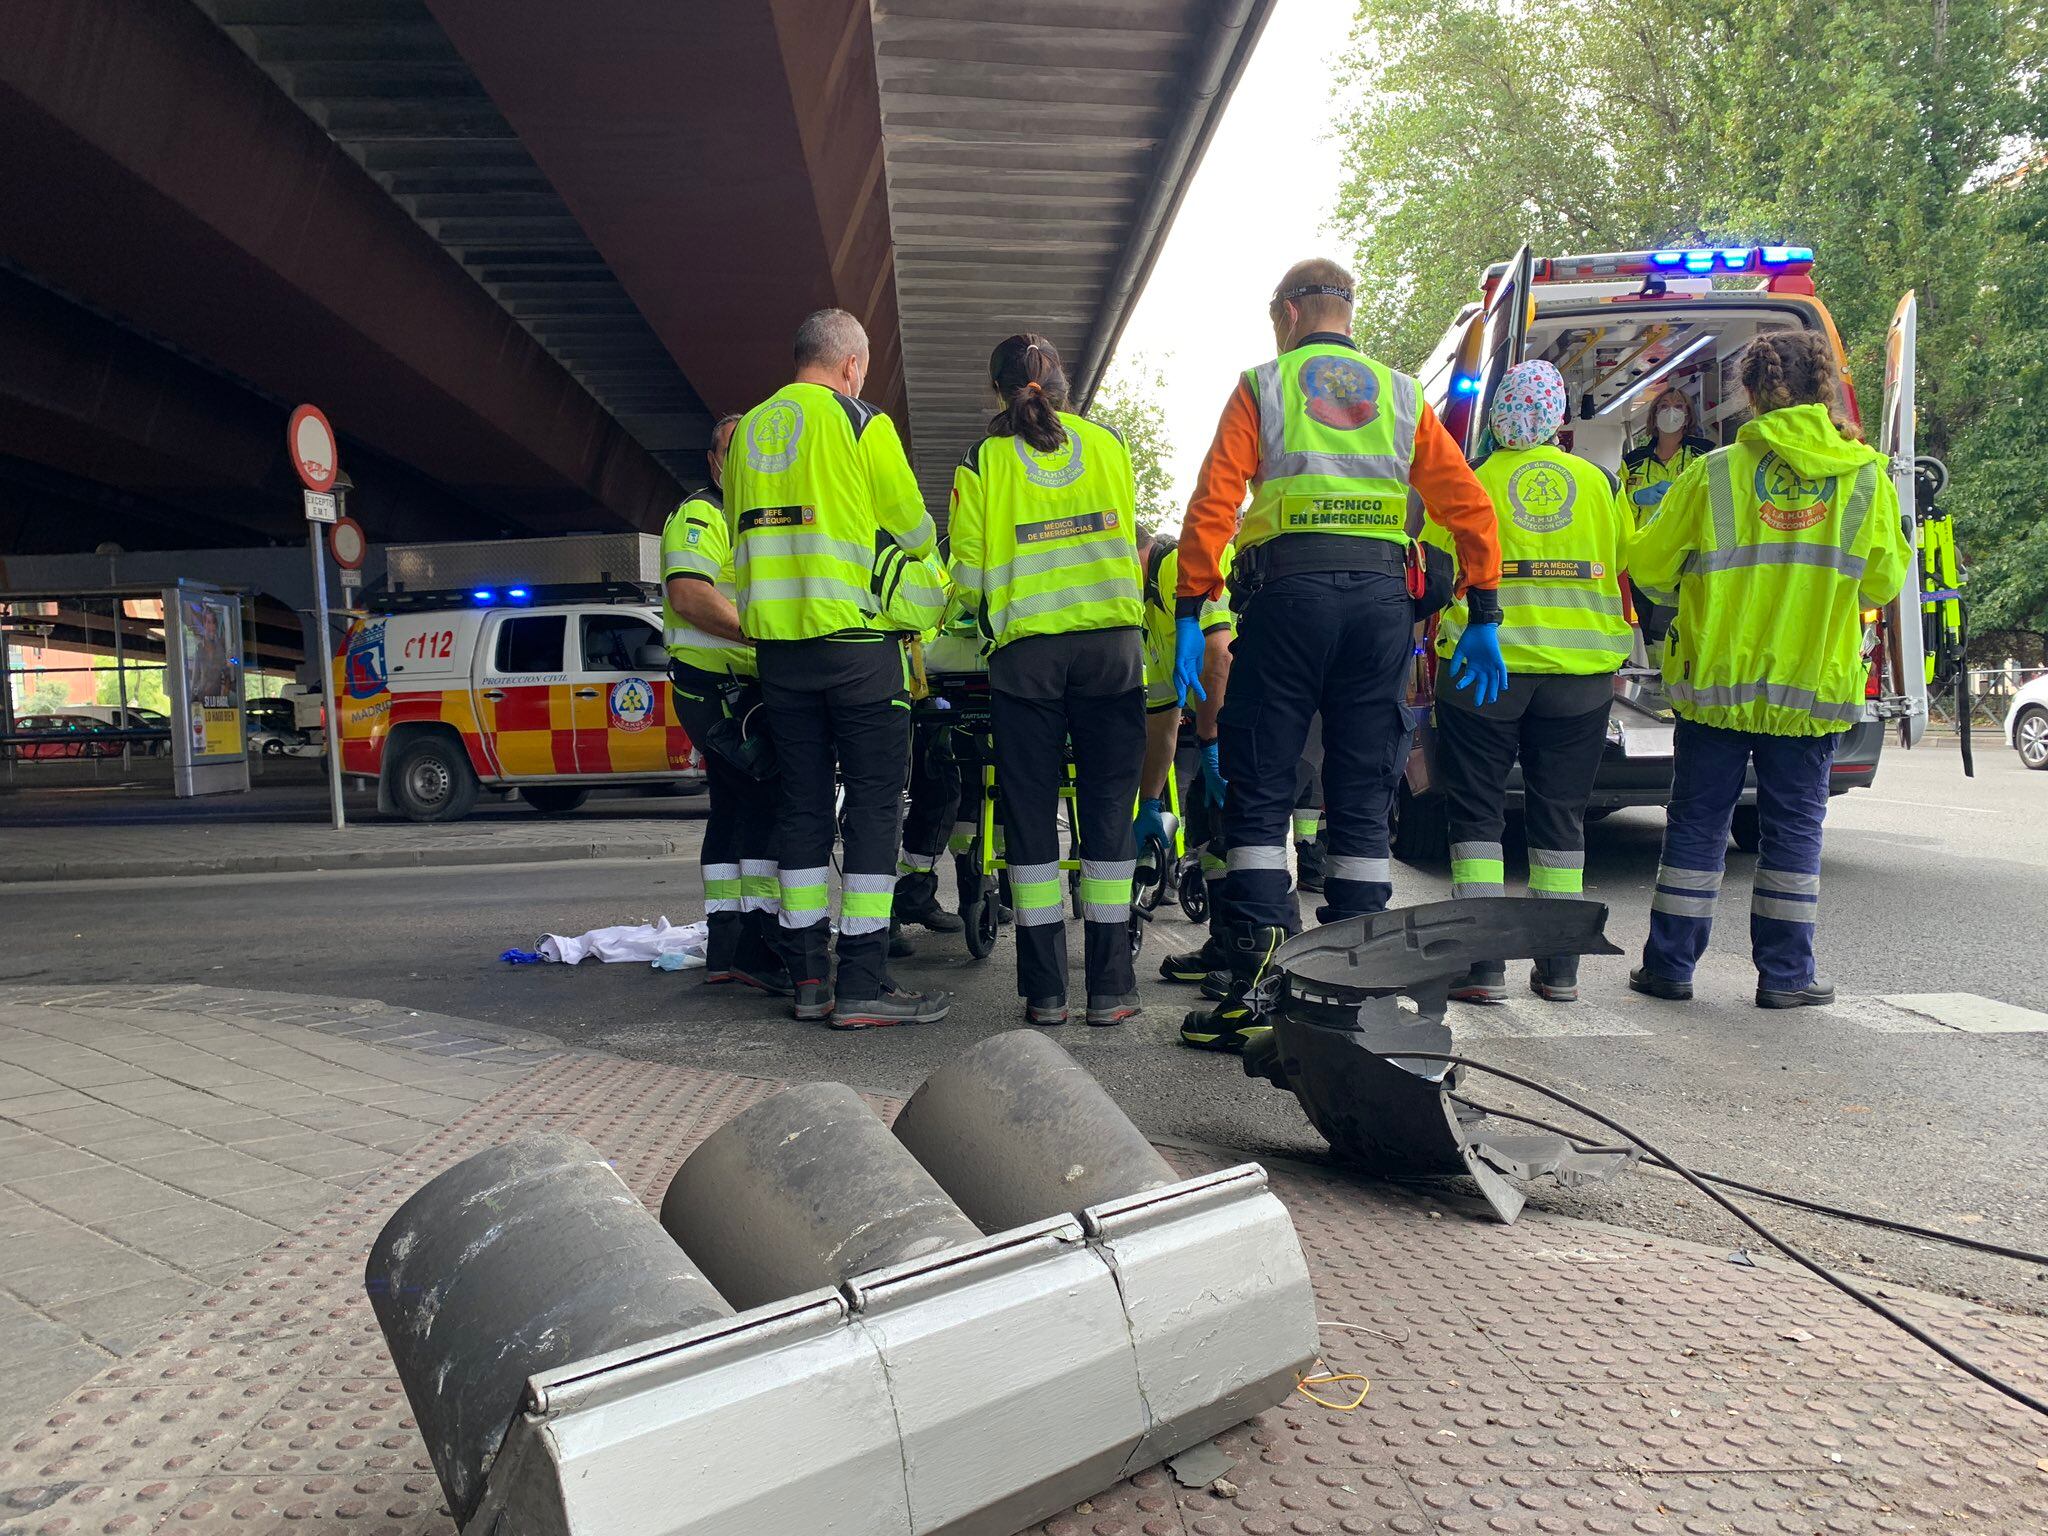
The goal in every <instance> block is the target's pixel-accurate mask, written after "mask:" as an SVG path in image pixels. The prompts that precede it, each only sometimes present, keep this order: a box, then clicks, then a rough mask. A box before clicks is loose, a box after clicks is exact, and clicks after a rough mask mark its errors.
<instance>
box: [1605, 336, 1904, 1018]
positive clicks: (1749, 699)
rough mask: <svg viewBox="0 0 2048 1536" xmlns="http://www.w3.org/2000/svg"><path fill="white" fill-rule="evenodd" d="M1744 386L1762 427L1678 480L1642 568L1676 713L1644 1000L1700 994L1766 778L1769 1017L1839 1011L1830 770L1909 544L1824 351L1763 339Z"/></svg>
mask: <svg viewBox="0 0 2048 1536" xmlns="http://www.w3.org/2000/svg"><path fill="white" fill-rule="evenodd" d="M1739 376H1740V379H1741V383H1742V387H1743V389H1744V390H1745V391H1746V392H1747V394H1748V396H1749V403H1750V406H1751V408H1752V409H1753V410H1754V411H1755V413H1756V414H1755V416H1754V418H1753V419H1751V420H1749V421H1747V422H1745V423H1743V426H1742V429H1741V430H1740V431H1739V432H1738V433H1737V434H1736V440H1735V442H1734V443H1733V444H1732V445H1730V446H1729V447H1726V448H1720V449H1716V450H1715V451H1714V452H1712V453H1710V454H1707V455H1706V456H1705V457H1703V458H1701V459H1700V460H1699V461H1698V462H1697V463H1695V464H1694V465H1693V466H1692V467H1691V468H1690V469H1688V470H1687V471H1686V472H1685V473H1684V474H1683V475H1682V476H1680V477H1679V479H1678V481H1677V483H1676V484H1674V485H1673V486H1672V487H1671V490H1670V492H1669V494H1667V495H1666V496H1665V497H1664V500H1663V504H1662V505H1661V507H1660V508H1659V509H1658V512H1657V515H1656V517H1655V518H1654V519H1652V521H1651V522H1650V523H1649V524H1648V526H1646V527H1645V528H1644V529H1643V531H1642V533H1641V534H1640V535H1639V537H1638V539H1637V542H1636V543H1635V545H1634V547H1633V549H1632V550H1631V552H1630V556H1629V574H1630V576H1631V577H1632V579H1633V580H1634V581H1635V583H1636V585H1637V586H1638V587H1639V588H1641V589H1645V590H1646V591H1647V592H1648V593H1649V594H1650V595H1651V596H1653V597H1654V598H1656V599H1657V600H1658V601H1669V600H1670V594H1671V592H1672V590H1673V589H1675V590H1676V593H1677V605H1678V620H1677V623H1676V625H1675V626H1674V628H1673V631H1672V636H1671V640H1670V643H1669V644H1668V646H1667V647H1666V649H1665V653H1664V685H1665V689H1666V691H1667V692H1668V693H1669V694H1670V697H1671V705H1672V708H1673V710H1674V711H1676V713H1677V715H1678V717H1679V718H1678V726H1677V733H1676V743H1675V749H1676V762H1675V765H1674V769H1673V776H1672V785H1671V808H1670V815H1669V818H1668V820H1667V823H1666V826H1665V831H1664V854H1663V859H1662V862H1661V863H1660V865H1659V867H1658V870H1657V888H1656V893H1655V895H1654V896H1653V897H1652V898H1651V901H1650V938H1649V942H1648V943H1647V944H1645V945H1644V946H1643V963H1642V965H1641V967H1639V968H1638V969H1637V970H1635V971H1634V972H1633V973H1631V975H1630V976H1629V985H1630V986H1631V987H1633V988H1634V989H1635V990H1636V991H1638V992H1643V993H1647V994H1648V995H1650V996H1652V997H1662V998H1671V999H1684V998H1689V997H1691V996H1692V973H1693V967H1694V966H1695V965H1696V964H1697V963H1698V961H1699V958H1700V956H1701V955H1702V954H1703V953H1704V952H1705V951H1706V947H1707V938H1708V934H1709V933H1710V931H1711V930H1712V927H1713V914H1714V899H1715V897H1716V895H1717V894H1718V893H1719V891H1720V888H1721V876H1722V871H1723V866H1724V864H1725V862H1726V858H1727V848H1728V829H1729V823H1730V820H1731V819H1732V817H1733V814H1734V811H1735V805H1736V802H1737V800H1738V799H1740V797H1741V794H1742V785H1743V778H1744V775H1745V773H1746V772H1747V771H1748V770H1749V768H1750V766H1751V764H1752V763H1753V764H1754V765H1755V774H1756V795H1757V814H1758V821H1759V823H1760V825H1761V829H1762V842H1761V846H1760V849H1759V852H1758V855H1757V869H1756V884H1755V890H1754V892H1753V894H1752V896H1751V899H1750V917H1749V933H1750V951H1751V954H1752V956H1753V958H1754V959H1755V962H1756V968H1757V989H1756V1002H1757V1006H1758V1007H1759V1008H1800V1007H1807V1006H1811V1005H1814V1004H1825V1003H1831V1002H1833V1001H1834V997H1835V989H1834V987H1833V985H1832V984H1831V983H1829V982H1827V981H1825V980H1823V979H1822V978H1820V977H1819V976H1818V975H1816V974H1815V971H1814V963H1813V924H1814V917H1815V914H1816V912H1817V910H1818V906H1819V901H1820V846H1821V820H1822V818H1823V817H1824V816H1825V815H1826V814H1827V803H1828V779H1829V769H1830V767H1831V765H1832V763H1833V760H1834V750H1835V742H1836V740H1837V738H1838V737H1839V736H1840V734H1841V733H1842V732H1844V731H1846V730H1848V729H1849V728H1850V727H1851V726H1852V725H1854V724H1856V723H1857V722H1858V721H1859V720H1861V719H1862V718H1863V712H1864V708H1865V705H1864V690H1865V683H1866V669H1865V666H1864V661H1863V653H1862V640H1863V617H1862V615H1863V610H1864V609H1866V608H1876V607H1881V606H1882V605H1884V604H1885V603H1888V602H1890V601H1891V600H1892V599H1893V598H1894V597H1896V596H1897V595H1898V592H1899V588H1900V586H1901V584H1902V583H1903V582H1904V580H1905V577H1906V571H1907V564H1908V558H1909V554H1910V547H1909V545H1908V543H1907V538H1906V533H1905V529H1904V527H1903V526H1902V524H1901V522H1900V519H1899V502H1898V496H1897V494H1896V493H1895V492H1894V491H1893V489H1892V483H1891V477H1890V475H1889V474H1888V472H1887V470H1886V465H1885V461H1884V457H1883V455H1881V454H1880V453H1878V452H1877V451H1876V450H1875V449H1873V448H1871V447H1869V446H1868V445H1866V444H1865V443H1864V442H1862V440H1861V436H1860V434H1859V432H1858V431H1857V428H1856V426H1855V424H1854V423H1853V422H1851V421H1849V420H1846V419H1845V418H1843V417H1842V416H1840V415H1838V414H1837V410H1838V405H1839V402H1840V400H1841V397H1842V388H1841V376H1840V375H1839V373H1837V371H1836V367H1835V359H1834V354H1833V352H1832V350H1831V349H1830V347H1829V345H1828V343H1827V341H1826V340H1825V339H1824V338H1823V337H1822V336H1821V335H1820V334H1819V333H1818V332H1815V331H1806V330H1790V331H1773V332H1768V333H1766V334H1764V335H1761V336H1759V337H1758V338H1757V339H1756V340H1755V341H1753V342H1751V343H1750V344H1749V346H1748V348H1747V349H1746V350H1745V351H1744V352H1743V354H1742V358H1741V362H1740V365H1739Z"/></svg>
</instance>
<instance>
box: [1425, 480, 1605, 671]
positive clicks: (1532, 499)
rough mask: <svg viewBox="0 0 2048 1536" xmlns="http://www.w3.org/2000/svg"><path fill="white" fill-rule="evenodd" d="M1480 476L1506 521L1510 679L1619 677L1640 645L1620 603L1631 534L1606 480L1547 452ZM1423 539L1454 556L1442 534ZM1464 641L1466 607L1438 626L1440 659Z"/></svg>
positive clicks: (1503, 598) (1503, 546)
mask: <svg viewBox="0 0 2048 1536" xmlns="http://www.w3.org/2000/svg"><path fill="white" fill-rule="evenodd" d="M1475 473H1476V474H1477V475H1478V476H1479V483H1480V484H1481V485H1482V486H1484V487H1485V488H1486V493H1487V495H1489V496H1490V497H1492V498H1493V504H1494V507H1495V508H1496V510H1497V511H1498V513H1499V522H1500V558H1501V579H1500V608H1501V625H1500V651H1501V658H1502V659H1503V660H1504V661H1506V662H1507V667H1508V672H1509V674H1510V675H1511V676H1512V675H1516V674H1520V673H1524V672H1528V673H1541V674H1545V675H1562V676H1572V677H1585V676H1592V675H1595V674H1597V673H1601V672H1612V671H1615V670H1616V669H1617V668H1619V667H1620V666H1621V664H1622V663H1623V662H1625V661H1627V660H1628V656H1629V651H1630V649H1631V648H1632V646H1633V644H1634V640H1635V632H1634V630H1633V629H1632V628H1631V627H1630V625H1629V622H1628V618H1627V614H1626V611H1625V609H1624V607H1623V604H1622V598H1621V571H1622V566H1623V564H1624V563H1625V561H1626V559H1627V555H1628V545H1629V538H1630V535H1631V532H1632V529H1631V527H1630V522H1629V517H1628V514H1627V513H1626V512H1625V511H1623V510H1622V507H1621V505H1620V503H1618V502H1617V501H1616V500H1615V495H1614V482H1613V481H1612V480H1611V479H1610V478H1609V476H1608V474H1607V471H1605V470H1604V469H1602V468H1600V466H1599V465H1597V464H1593V463H1590V462H1589V461H1587V460H1585V459H1582V458H1578V457H1577V456H1575V455H1573V454H1569V453H1566V452H1565V451H1564V450H1563V449H1562V448H1559V447H1558V446H1557V445H1556V444H1554V443H1545V444H1543V445H1541V446H1539V447H1535V448H1497V449H1495V450H1494V451H1493V452H1492V453H1491V454H1489V455H1488V456H1487V457H1486V458H1485V459H1484V460H1483V461H1481V463H1480V464H1479V466H1478V469H1477V470H1476V471H1475ZM1422 537H1423V541H1424V542H1425V543H1429V544H1434V545H1436V546H1437V547H1438V548H1440V549H1446V550H1447V549H1449V548H1450V547H1451V540H1450V537H1449V535H1448V534H1446V533H1445V532H1444V531H1443V530H1442V529H1440V528H1438V527H1437V526H1436V525H1434V524H1431V525H1430V526H1429V527H1428V528H1426V529H1425V530H1424V531H1423V535H1422ZM1464 632H1465V600H1464V598H1463V597H1459V598H1456V599H1454V600H1453V601H1452V603H1451V605H1450V607H1448V608H1446V609H1445V610H1444V612H1443V616H1442V617H1441V618H1440V619H1439V620H1438V621H1437V631H1436V648H1437V654H1438V655H1440V656H1449V655H1450V654H1451V652H1452V651H1453V650H1455V649H1456V648H1457V644H1458V637H1459V636H1460V635H1462V634H1464Z"/></svg>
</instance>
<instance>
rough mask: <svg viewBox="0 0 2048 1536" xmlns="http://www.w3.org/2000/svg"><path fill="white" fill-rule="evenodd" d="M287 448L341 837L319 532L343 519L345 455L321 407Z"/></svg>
mask: <svg viewBox="0 0 2048 1536" xmlns="http://www.w3.org/2000/svg"><path fill="white" fill-rule="evenodd" d="M285 446H286V448H287V449H288V450H289V451H290V453H291V456H292V468H293V469H294V470H295V471H297V473H298V477H299V482H300V484H302V485H304V486H305V488H306V553H307V554H308V555H309V556H310V557H311V558H312V561H313V614H314V623H315V625H316V626H317V629H318V640H317V642H316V644H315V647H314V649H315V651H316V652H317V655H318V660H319V666H320V707H321V712H322V716H323V718H324V720H325V722H326V725H325V729H324V730H323V731H322V733H321V734H322V735H324V736H325V737H326V738H327V801H328V806H329V808H330V810H331V811H332V819H333V822H334V830H335V831H337V832H340V831H344V830H346V828H347V827H348V812H347V811H346V810H345V809H343V807H342V803H341V712H340V711H339V710H338V709H336V708H335V703H334V658H333V656H332V654H331V652H332V651H333V649H334V637H333V635H332V634H330V633H329V632H328V628H327V563H326V562H325V561H324V560H322V559H321V558H320V529H321V525H323V524H328V523H332V522H334V520H335V518H336V517H337V516H338V515H339V513H340V510H341V509H340V505H339V495H338V492H339V490H340V488H341V485H345V484H346V483H347V482H346V481H345V480H342V479H341V462H340V461H341V452H340V449H339V447H338V446H337V444H336V443H335V439H334V428H333V427H332V426H331V425H330V424H329V423H328V420H327V417H326V416H325V415H324V414H323V413H322V412H321V410H320V408H319V407H318V406H313V405H302V406H300V407H299V408H298V409H297V410H295V411H293V412H292V419H291V420H290V421H289V422H288V423H286V425H285ZM338 480H339V481H340V484H337V481H338Z"/></svg>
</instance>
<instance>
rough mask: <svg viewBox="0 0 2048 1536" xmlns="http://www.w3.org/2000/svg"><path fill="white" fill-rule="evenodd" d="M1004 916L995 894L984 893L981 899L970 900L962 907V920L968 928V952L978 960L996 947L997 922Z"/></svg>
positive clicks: (988, 954)
mask: <svg viewBox="0 0 2048 1536" xmlns="http://www.w3.org/2000/svg"><path fill="white" fill-rule="evenodd" d="M1001 917H1002V909H1001V908H1000V907H999V906H998V905H997V903H996V901H995V899H994V897H993V896H991V895H988V894H986V893H985V894H983V896H982V897H981V899H980V900H979V901H975V902H970V903H969V904H968V905H967V906H965V907H962V908H961V909H960V922H961V925H962V926H963V927H964V928H965V929H966V937H967V953H968V954H970V955H972V956H974V958H975V959H977V960H986V959H987V958H988V957H989V956H990V954H992V953H993V952H994V950H995V947H996V924H997V922H998V921H999V920H1000V919H1001Z"/></svg>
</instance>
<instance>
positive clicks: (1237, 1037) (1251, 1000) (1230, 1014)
mask: <svg viewBox="0 0 2048 1536" xmlns="http://www.w3.org/2000/svg"><path fill="white" fill-rule="evenodd" d="M1286 942H1287V930H1286V929H1285V928H1254V927H1251V926H1250V925H1248V924H1247V925H1241V926H1240V927H1238V929H1237V930H1236V932H1234V933H1233V934H1232V935H1231V941H1230V977H1231V982H1230V992H1229V995H1227V996H1226V997H1225V998H1224V999H1223V1001H1222V1002H1220V1003H1218V1004H1217V1005H1216V1006H1215V1007H1214V1008H1210V1009H1207V1010H1202V1009H1197V1010H1195V1011H1194V1012H1192V1013H1190V1014H1189V1015H1188V1016H1187V1017H1186V1018H1185V1019H1183V1020H1182V1021H1181V1026H1180V1043H1181V1044H1182V1045H1185V1046H1189V1047H1191V1048H1193V1049H1195V1050H1198V1051H1229V1052H1231V1053H1233V1054H1234V1053H1236V1052H1240V1051H1242V1050H1243V1049H1244V1048H1245V1046H1246V1045H1248V1044H1250V1043H1251V1042H1252V1041H1254V1040H1258V1039H1263V1038H1264V1037H1265V1036H1267V1035H1268V1034H1270V1033H1271V1032H1272V1028H1273V1026H1272V1021H1271V1014H1272V1007H1273V997H1274V995H1275V993H1276V991H1277V986H1276V983H1277V981H1278V979H1279V978H1278V973H1277V972H1276V971H1275V970H1274V969H1273V965H1272V960H1273V955H1274V953H1275V951H1277V950H1278V949H1279V948H1280V946H1281V945H1282V944H1285V943H1286Z"/></svg>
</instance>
